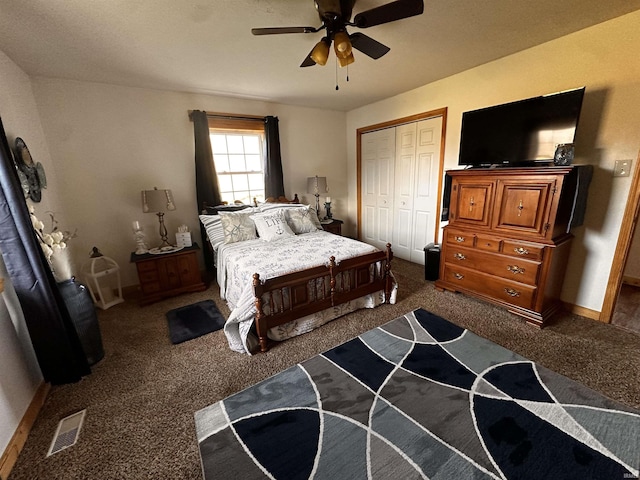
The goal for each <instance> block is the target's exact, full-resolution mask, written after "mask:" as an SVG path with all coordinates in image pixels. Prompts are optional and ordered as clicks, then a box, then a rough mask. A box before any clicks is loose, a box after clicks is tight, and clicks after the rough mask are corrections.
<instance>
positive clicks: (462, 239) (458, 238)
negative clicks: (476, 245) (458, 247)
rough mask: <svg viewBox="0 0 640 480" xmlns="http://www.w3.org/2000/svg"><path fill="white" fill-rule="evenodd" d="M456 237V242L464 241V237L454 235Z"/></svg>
mask: <svg viewBox="0 0 640 480" xmlns="http://www.w3.org/2000/svg"><path fill="white" fill-rule="evenodd" d="M454 238H455V239H456V242H458V243H462V242H464V237H454Z"/></svg>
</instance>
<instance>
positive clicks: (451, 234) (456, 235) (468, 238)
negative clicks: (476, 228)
mask: <svg viewBox="0 0 640 480" xmlns="http://www.w3.org/2000/svg"><path fill="white" fill-rule="evenodd" d="M474 239H475V236H474V235H468V234H465V233H462V232H456V231H451V230H447V243H450V244H451V245H462V246H465V247H473V241H474Z"/></svg>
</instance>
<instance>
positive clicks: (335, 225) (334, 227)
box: [322, 218, 344, 235]
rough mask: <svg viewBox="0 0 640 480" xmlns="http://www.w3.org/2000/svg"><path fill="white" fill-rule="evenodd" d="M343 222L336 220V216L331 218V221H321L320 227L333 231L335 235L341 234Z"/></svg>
mask: <svg viewBox="0 0 640 480" xmlns="http://www.w3.org/2000/svg"><path fill="white" fill-rule="evenodd" d="M343 223H344V222H343V221H342V220H338V219H337V218H332V219H331V223H323V224H322V228H323V229H324V230H325V231H327V232H331V233H335V234H336V235H342V224H343Z"/></svg>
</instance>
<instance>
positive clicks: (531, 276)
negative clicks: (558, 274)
mask: <svg viewBox="0 0 640 480" xmlns="http://www.w3.org/2000/svg"><path fill="white" fill-rule="evenodd" d="M476 247H477V245H476ZM444 255H445V257H444V261H445V262H446V263H450V264H452V266H454V267H464V268H470V269H473V270H479V271H481V272H484V273H488V274H490V275H496V276H498V277H502V278H505V279H507V280H513V281H516V282H520V283H526V284H528V285H535V284H536V281H537V279H538V271H539V269H540V263H538V262H532V261H530V260H525V259H522V258H511V257H507V256H504V255H499V254H495V253H489V252H482V251H480V250H477V249H472V248H464V247H458V246H454V245H447V246H446V247H445V252H444Z"/></svg>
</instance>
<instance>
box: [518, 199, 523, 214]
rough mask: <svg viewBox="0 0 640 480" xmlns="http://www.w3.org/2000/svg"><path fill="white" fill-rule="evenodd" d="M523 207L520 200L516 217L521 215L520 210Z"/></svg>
mask: <svg viewBox="0 0 640 480" xmlns="http://www.w3.org/2000/svg"><path fill="white" fill-rule="evenodd" d="M523 208H524V205H523V204H522V200H520V204H519V205H518V216H520V215H522V209H523Z"/></svg>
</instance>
